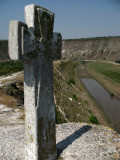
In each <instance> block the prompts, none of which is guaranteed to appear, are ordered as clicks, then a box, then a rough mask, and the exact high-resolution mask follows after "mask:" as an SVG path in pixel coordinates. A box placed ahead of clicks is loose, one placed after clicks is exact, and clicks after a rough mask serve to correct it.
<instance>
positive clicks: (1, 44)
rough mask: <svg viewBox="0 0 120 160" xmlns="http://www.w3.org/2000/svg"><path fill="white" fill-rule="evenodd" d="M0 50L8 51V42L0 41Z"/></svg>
mask: <svg viewBox="0 0 120 160" xmlns="http://www.w3.org/2000/svg"><path fill="white" fill-rule="evenodd" d="M0 50H2V51H8V41H7V40H0Z"/></svg>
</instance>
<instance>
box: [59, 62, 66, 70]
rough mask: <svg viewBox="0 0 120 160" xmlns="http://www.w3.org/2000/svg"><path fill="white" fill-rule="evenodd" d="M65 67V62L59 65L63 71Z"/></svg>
mask: <svg viewBox="0 0 120 160" xmlns="http://www.w3.org/2000/svg"><path fill="white" fill-rule="evenodd" d="M66 66H67V62H64V61H62V62H61V64H60V67H61V68H62V69H65V67H66Z"/></svg>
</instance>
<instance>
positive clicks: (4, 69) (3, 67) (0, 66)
mask: <svg viewBox="0 0 120 160" xmlns="http://www.w3.org/2000/svg"><path fill="white" fill-rule="evenodd" d="M21 70H23V63H22V62H14V61H10V62H2V63H0V76H2V75H6V74H9V73H14V72H17V71H21Z"/></svg>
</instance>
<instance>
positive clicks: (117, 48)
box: [62, 37, 120, 61]
mask: <svg viewBox="0 0 120 160" xmlns="http://www.w3.org/2000/svg"><path fill="white" fill-rule="evenodd" d="M62 58H77V59H78V58H79V59H95V60H110V61H115V60H118V59H120V37H98V38H87V39H75V40H74V39H73V40H72V39H71V40H63V45H62Z"/></svg>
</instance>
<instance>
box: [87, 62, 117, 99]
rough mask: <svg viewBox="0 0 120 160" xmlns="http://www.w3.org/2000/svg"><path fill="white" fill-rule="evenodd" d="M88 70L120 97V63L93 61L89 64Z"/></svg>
mask: <svg viewBox="0 0 120 160" xmlns="http://www.w3.org/2000/svg"><path fill="white" fill-rule="evenodd" d="M87 70H88V73H89V74H90V75H91V76H93V77H94V78H95V79H96V80H97V81H99V82H100V83H101V84H102V85H103V86H104V87H105V88H106V89H107V90H108V91H109V92H110V93H114V94H115V96H116V97H118V98H119V99H120V90H119V88H120V65H114V64H109V63H103V62H92V63H88V64H87Z"/></svg>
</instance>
